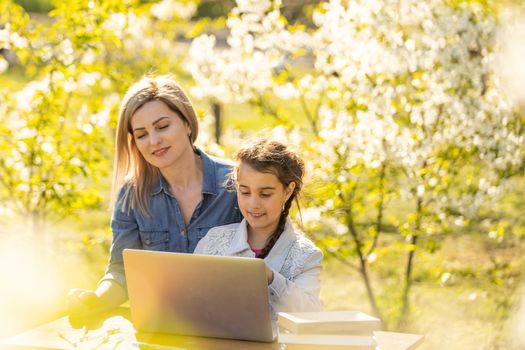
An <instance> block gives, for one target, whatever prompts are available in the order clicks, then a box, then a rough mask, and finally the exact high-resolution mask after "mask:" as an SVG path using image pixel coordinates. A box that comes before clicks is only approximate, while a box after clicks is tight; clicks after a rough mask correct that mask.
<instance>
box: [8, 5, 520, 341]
mask: <svg viewBox="0 0 525 350" xmlns="http://www.w3.org/2000/svg"><path fill="white" fill-rule="evenodd" d="M401 5H403V6H401ZM519 5H521V3H520V2H519V1H510V0H509V1H504V2H502V1H489V0H470V1H466V0H448V1H445V0H443V1H441V0H432V1H428V2H419V1H411V0H410V1H409V0H407V1H404V2H392V1H387V0H384V1H364V0H363V1H353V2H347V1H335V0H334V1H327V2H321V1H296V0H289V1H282V2H280V1H237V2H236V1H211V0H210V1H208V0H203V1H194V0H180V1H175V0H163V1H139V0H126V1H117V0H105V1H101V0H90V1H68V2H62V1H45V0H38V1H28V0H24V1H8V0H0V72H1V74H0V150H1V157H0V203H1V206H0V224H1V225H0V226H1V227H2V228H1V229H0V262H1V263H2V264H1V266H2V268H0V278H1V280H2V281H4V283H2V287H1V289H0V296H2V298H0V310H1V311H0V337H2V336H7V335H10V334H14V333H15V332H17V331H20V330H22V329H24V328H27V327H30V326H32V325H36V324H38V323H41V322H43V321H46V320H49V319H51V318H52V317H56V316H59V315H61V314H63V312H64V305H63V298H64V295H65V293H66V292H67V290H68V289H69V288H72V287H85V288H93V287H94V286H95V285H96V282H97V279H98V278H99V277H100V276H101V275H102V273H103V269H104V267H105V263H106V259H107V255H108V250H109V244H110V242H111V233H110V231H109V219H110V211H109V210H108V198H109V188H110V175H111V167H112V159H113V133H114V128H115V125H116V117H117V110H118V105H119V102H120V98H121V96H122V95H123V93H124V91H125V90H126V88H127V87H128V86H129V85H130V84H132V83H133V82H134V81H136V80H137V79H138V78H140V77H141V76H143V75H145V74H172V75H173V76H174V77H175V78H176V79H177V80H178V81H179V82H180V83H181V85H183V86H185V87H186V88H187V90H188V91H189V92H190V94H191V96H192V98H193V101H194V102H195V105H196V107H197V110H198V114H199V118H200V120H201V125H202V132H201V134H200V136H199V140H198V142H197V143H198V144H199V146H200V147H203V148H204V149H206V150H207V151H208V152H210V153H212V154H216V155H219V156H225V157H231V155H232V154H233V152H234V151H235V148H236V147H237V145H238V144H240V143H241V142H242V141H243V140H244V139H246V138H249V137H252V136H254V135H255V136H271V137H275V138H278V139H281V140H283V141H284V142H287V143H289V144H291V145H292V146H293V147H295V148H297V149H298V150H299V152H300V153H301V154H302V155H303V157H304V158H305V159H306V160H307V164H308V168H309V169H308V174H309V178H308V181H307V184H308V185H307V188H306V190H305V193H304V195H303V200H302V208H301V213H299V212H298V211H297V210H296V211H295V214H294V215H295V219H296V221H297V223H298V224H299V225H301V226H302V228H303V230H304V231H305V233H306V234H307V235H308V236H309V237H311V238H312V239H314V240H315V241H316V242H317V244H318V245H319V246H320V247H321V248H322V249H323V250H324V252H325V255H326V260H325V268H324V271H323V275H322V296H323V299H324V301H325V307H326V308H327V309H357V310H362V311H365V312H370V313H374V314H377V315H379V316H380V317H381V318H382V319H383V320H384V322H385V325H386V327H388V329H391V330H399V331H410V332H420V333H425V334H426V336H427V340H426V342H425V344H424V345H423V346H422V348H425V349H444V348H446V349H508V348H510V347H511V346H512V340H513V339H514V338H515V333H513V331H512V329H514V328H513V327H514V326H515V325H514V324H513V322H514V320H515V317H514V314H515V312H516V306H517V305H518V303H519V302H520V299H519V298H520V295H521V294H520V293H521V292H520V290H521V289H520V283H521V280H522V271H523V269H524V267H525V258H524V256H525V255H524V254H523V253H524V248H525V244H524V240H525V222H524V219H523V218H522V215H521V214H520V213H521V212H522V211H523V210H524V207H525V200H524V199H523V198H525V197H524V193H523V192H524V188H525V187H524V181H525V180H524V178H523V166H524V162H523V161H524V159H525V157H524V155H525V153H524V152H523V144H524V143H523V141H524V139H523V138H524V135H525V129H524V125H525V114H524V109H523V106H524V104H523V97H521V99H520V97H519V96H518V97H516V96H513V98H514V99H513V98H512V96H510V95H512V94H509V93H508V91H509V89H508V88H506V87H505V81H504V79H502V78H505V74H504V72H505V70H504V69H503V70H502V69H501V68H499V67H500V66H501V65H502V63H501V62H504V63H503V65H505V64H507V63H505V62H513V61H512V60H507V61H506V59H508V57H507V56H508V55H512V54H513V52H514V51H511V52H510V53H509V52H507V51H505V48H506V47H511V48H514V49H516V48H518V49H519V45H524V44H525V43H524V42H523V41H518V42H517V43H516V42H514V43H512V42H510V43H506V41H505V40H506V39H507V37H506V36H502V35H501V33H508V32H505V26H506V25H509V24H516V26H517V27H516V28H518V29H512V28H514V27H511V29H510V31H514V32H517V33H518V32H519V28H521V27H519V23H522V22H520V21H523V18H522V17H519V16H517V17H508V13H513V14H514V15H515V14H517V13H520V11H522V9H520V8H519V7H517V6H519ZM507 30H508V29H507ZM518 52H519V51H518ZM505 55H507V56H505ZM507 65H508V66H511V65H510V64H507ZM502 71H503V73H502ZM511 71H512V72H513V73H514V74H513V75H515V78H519V77H522V75H521V76H520V74H523V72H522V71H520V70H519V69H518V68H516V69H511ZM522 88H523V87H522ZM511 90H512V89H511ZM514 90H515V89H514ZM13 315H17V317H14V316H13ZM522 326H523V325H522ZM517 346H518V347H517V348H519V345H517Z"/></svg>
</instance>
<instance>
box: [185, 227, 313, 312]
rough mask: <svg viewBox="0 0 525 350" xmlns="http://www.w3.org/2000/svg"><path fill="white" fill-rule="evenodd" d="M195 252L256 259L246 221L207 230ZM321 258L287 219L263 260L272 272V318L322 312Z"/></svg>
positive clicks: (270, 288) (270, 286)
mask: <svg viewBox="0 0 525 350" xmlns="http://www.w3.org/2000/svg"><path fill="white" fill-rule="evenodd" d="M194 253H195V254H206V255H226V256H242V257H253V258H255V253H254V252H253V251H252V250H251V249H250V246H249V245H248V232H247V227H246V220H243V221H242V222H240V223H236V224H230V225H224V226H217V227H214V228H212V229H210V230H209V231H208V233H207V234H206V236H204V237H203V238H202V239H201V240H200V242H199V243H198V244H197V247H196V248H195V251H194ZM322 259H323V253H322V252H321V250H320V249H319V248H317V247H316V246H315V245H314V244H313V243H312V241H310V240H309V239H308V238H306V237H304V236H303V235H301V234H298V233H296V232H295V231H294V228H293V225H292V223H291V221H290V220H289V219H288V220H287V222H286V225H285V229H284V231H283V233H282V234H281V236H280V237H279V239H278V240H277V242H276V243H275V245H274V246H273V248H272V250H271V251H270V253H269V254H268V256H266V258H265V259H264V261H265V263H266V265H267V266H268V267H269V268H270V269H272V270H273V273H274V278H273V282H272V283H271V284H270V285H269V286H268V289H269V293H270V295H269V297H270V304H271V307H272V316H273V317H274V318H275V317H276V315H277V312H281V311H285V312H299V311H319V310H321V308H322V305H321V301H320V299H319V290H320V281H319V275H320V273H321V260H322Z"/></svg>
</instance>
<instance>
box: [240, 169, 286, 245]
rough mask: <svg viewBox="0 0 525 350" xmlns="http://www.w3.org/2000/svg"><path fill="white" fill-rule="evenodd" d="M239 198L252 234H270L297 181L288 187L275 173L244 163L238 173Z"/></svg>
mask: <svg viewBox="0 0 525 350" xmlns="http://www.w3.org/2000/svg"><path fill="white" fill-rule="evenodd" d="M237 184H238V187H237V200H238V202H239V209H240V210H241V213H242V215H243V216H244V218H245V219H246V221H247V222H248V230H249V232H251V233H255V234H262V235H265V236H269V235H271V234H272V233H273V232H274V231H275V229H276V228H277V225H278V223H279V218H280V217H281V211H282V209H283V206H284V203H285V202H286V200H287V199H288V198H289V197H290V195H291V194H292V191H293V189H294V187H295V183H294V182H291V183H290V184H289V185H288V186H287V187H285V186H284V185H283V184H282V183H281V182H280V181H279V179H278V178H277V176H275V174H273V173H263V172H260V171H257V170H255V169H253V168H252V167H250V166H249V165H247V164H244V163H241V165H240V167H239V170H238V173H237Z"/></svg>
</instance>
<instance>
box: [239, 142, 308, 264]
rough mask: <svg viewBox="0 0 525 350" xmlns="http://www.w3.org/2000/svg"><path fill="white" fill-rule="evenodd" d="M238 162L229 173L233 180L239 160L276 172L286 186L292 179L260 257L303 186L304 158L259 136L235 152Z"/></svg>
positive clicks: (277, 233)
mask: <svg viewBox="0 0 525 350" xmlns="http://www.w3.org/2000/svg"><path fill="white" fill-rule="evenodd" d="M236 160H237V164H238V166H237V167H236V169H234V171H233V173H232V180H233V181H234V182H235V181H236V174H237V172H238V170H239V165H240V164H241V163H243V164H246V165H249V166H250V167H251V168H253V169H254V170H256V171H259V172H263V173H271V174H274V175H275V176H277V179H278V180H279V182H280V183H281V184H282V185H283V186H284V187H285V188H286V187H288V185H290V183H292V182H294V183H295V188H294V189H293V192H292V194H291V195H290V197H289V198H288V199H287V200H286V203H285V204H284V207H283V210H282V212H281V216H280V217H279V223H278V224H277V228H276V230H275V231H274V232H273V234H272V235H271V236H270V237H269V238H268V241H267V242H266V245H265V246H264V248H263V249H262V251H261V254H260V255H259V258H261V259H264V258H265V257H266V256H267V255H268V253H269V252H270V250H272V248H273V246H274V245H275V243H276V242H277V240H278V239H279V237H280V236H281V234H282V233H283V231H284V227H285V225H286V218H287V217H288V214H289V212H290V208H291V206H292V203H293V201H294V200H295V201H296V202H297V205H299V203H298V201H297V196H298V195H299V192H300V191H301V188H302V186H303V175H304V162H303V160H302V159H301V158H300V157H299V156H298V155H297V154H296V153H295V152H293V151H291V150H290V149H288V148H287V147H286V146H285V145H284V144H282V143H280V142H278V141H273V140H268V139H260V140H258V141H256V142H254V143H253V144H250V145H248V146H245V147H242V148H241V149H240V150H239V151H238V152H237V155H236Z"/></svg>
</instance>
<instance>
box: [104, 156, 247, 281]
mask: <svg viewBox="0 0 525 350" xmlns="http://www.w3.org/2000/svg"><path fill="white" fill-rule="evenodd" d="M197 153H198V154H199V155H200V157H201V159H202V163H203V180H202V196H201V201H200V202H199V203H198V204H197V206H196V207H195V210H194V212H193V215H192V217H191V219H190V222H189V224H188V225H185V223H184V219H183V216H182V211H181V209H180V206H179V204H178V202H177V200H176V199H175V197H174V196H173V195H172V194H171V193H170V191H169V186H168V185H167V183H166V180H164V179H163V178H162V177H161V179H160V181H159V183H158V184H157V186H155V187H154V188H153V191H152V192H151V201H150V212H151V216H150V217H147V216H144V215H143V214H142V213H141V212H140V210H139V209H138V208H135V209H130V210H129V213H128V212H127V210H124V211H123V210H122V200H123V196H124V194H125V193H126V190H127V189H128V187H129V185H125V186H123V188H122V189H121V191H120V193H119V196H118V198H117V202H116V205H115V210H114V212H113V217H112V219H111V231H112V232H113V241H112V243H111V248H110V257H109V263H108V266H107V268H106V273H105V275H104V277H103V278H102V279H101V282H102V281H104V280H112V281H114V282H117V283H119V284H120V285H121V286H123V287H124V289H125V290H126V289H127V288H126V278H125V275H124V265H123V259H122V251H123V250H124V249H126V248H133V249H147V250H158V251H168V252H179V253H193V251H194V250H195V247H196V246H197V243H198V242H199V240H200V239H201V238H202V237H204V236H205V235H206V233H207V232H208V230H209V229H210V228H212V227H214V226H219V225H226V224H231V223H235V222H240V221H241V220H242V215H241V212H240V210H239V207H238V205H237V197H236V193H235V192H232V191H228V190H227V189H226V188H225V182H226V180H227V174H228V173H229V172H230V171H231V169H232V168H231V165H230V164H228V163H227V162H225V161H224V160H220V159H217V158H213V157H210V156H208V155H206V154H205V153H204V152H202V151H200V150H197Z"/></svg>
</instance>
